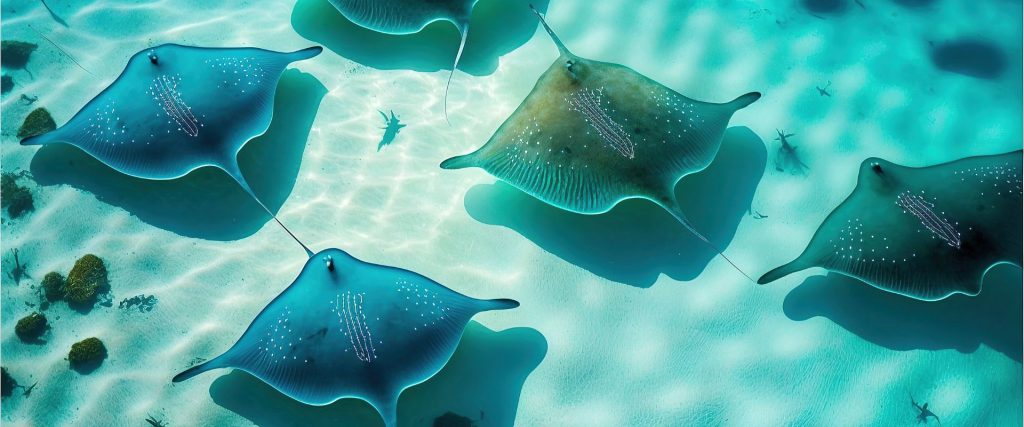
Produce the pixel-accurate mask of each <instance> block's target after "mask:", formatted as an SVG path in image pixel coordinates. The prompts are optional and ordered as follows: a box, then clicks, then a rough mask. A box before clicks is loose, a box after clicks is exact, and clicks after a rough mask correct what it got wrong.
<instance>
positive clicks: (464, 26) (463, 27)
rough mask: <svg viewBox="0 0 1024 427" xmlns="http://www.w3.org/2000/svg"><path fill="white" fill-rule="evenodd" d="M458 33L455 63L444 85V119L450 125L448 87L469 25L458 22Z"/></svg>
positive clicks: (464, 47)
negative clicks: (457, 49) (458, 40)
mask: <svg viewBox="0 0 1024 427" xmlns="http://www.w3.org/2000/svg"><path fill="white" fill-rule="evenodd" d="M459 33H460V34H461V35H462V40H461V41H460V42H459V51H458V53H456V54H455V64H452V72H451V73H448V83H446V84H445V85H444V121H446V122H448V126H451V125H452V121H451V120H448V89H450V88H451V87H452V78H453V77H455V69H456V68H458V67H459V61H460V60H461V59H462V51H463V50H465V49H466V37H467V36H469V25H468V24H465V23H464V24H460V25H459Z"/></svg>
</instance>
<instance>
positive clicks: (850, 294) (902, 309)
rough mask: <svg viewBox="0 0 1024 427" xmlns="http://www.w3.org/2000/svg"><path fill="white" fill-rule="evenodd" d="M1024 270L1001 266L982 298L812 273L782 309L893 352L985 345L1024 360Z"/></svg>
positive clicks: (970, 348) (793, 316)
mask: <svg viewBox="0 0 1024 427" xmlns="http://www.w3.org/2000/svg"><path fill="white" fill-rule="evenodd" d="M1022 296H1024V294H1022V287H1021V270H1020V268H1018V267H1014V266H1012V265H1006V264H1004V265H998V266H996V267H993V268H992V269H991V270H989V272H988V274H987V275H986V276H985V281H984V286H983V287H982V290H981V293H980V294H978V296H975V297H970V296H966V295H962V294H954V295H952V296H950V297H948V298H946V299H942V300H939V301H921V300H917V299H913V298H907V297H905V296H902V295H897V294H893V293H890V292H886V291H883V290H880V289H877V288H875V287H872V286H870V285H867V284H865V283H863V282H861V281H859V280H857V279H853V278H850V277H847V276H844V275H842V274H837V273H829V274H827V275H824V276H812V277H810V278H808V279H806V280H804V282H803V283H802V284H801V285H800V286H797V287H796V288H795V289H793V290H792V291H790V293H789V295H787V296H786V299H785V301H784V302H783V311H784V312H785V313H786V316H787V317H789V318H790V319H792V320H798V321H802V320H807V319H810V318H812V317H816V316H821V317H825V318H827V319H829V320H831V321H832V322H834V323H835V324H837V325H839V326H840V327H842V328H843V329H846V330H848V331H850V332H852V333H854V334H856V335H857V336H859V337H861V338H863V339H865V340H867V341H870V342H872V343H875V344H878V345H880V346H882V347H885V348H888V349H891V350H899V351H905V350H918V349H920V350H945V349H955V350H957V351H960V352H962V353H970V352H974V351H975V350H977V349H978V346H979V345H981V344H985V345H986V346H988V347H990V348H992V349H994V350H996V351H998V352H1000V353H1003V354H1005V355H1007V356H1008V357H1010V358H1011V359H1013V360H1016V361H1018V362H1020V361H1021V346H1022V345H1024V342H1022V339H1021V334H1022V330H1021V323H1022V322H1024V317H1022V310H1021V305H1022V304H1021V298H1022Z"/></svg>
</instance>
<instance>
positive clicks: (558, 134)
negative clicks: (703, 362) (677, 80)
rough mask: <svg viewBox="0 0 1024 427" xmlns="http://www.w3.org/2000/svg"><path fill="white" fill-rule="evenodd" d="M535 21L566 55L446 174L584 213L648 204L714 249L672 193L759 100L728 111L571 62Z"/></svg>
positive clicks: (748, 98) (605, 67) (746, 99)
mask: <svg viewBox="0 0 1024 427" xmlns="http://www.w3.org/2000/svg"><path fill="white" fill-rule="evenodd" d="M537 16H538V17H539V18H540V19H541V23H542V24H543V26H544V29H545V30H547V32H548V34H549V35H550V36H551V38H552V40H553V41H554V42H555V45H556V46H558V50H559V52H560V54H561V55H560V56H559V57H558V59H557V60H555V62H554V63H553V64H552V65H551V67H550V68H548V70H547V71H546V72H545V73H544V74H543V75H542V76H541V77H540V79H539V80H538V81H537V84H536V86H534V88H533V90H532V91H531V92H530V94H529V95H528V96H527V97H526V99H525V100H524V101H523V103H522V104H520V105H519V108H518V109H516V111H515V113H513V114H512V115H511V116H510V117H509V118H508V119H507V120H506V121H505V123H503V124H502V125H501V127H499V128H498V130H497V131H496V132H495V133H494V135H493V136H491V139H490V140H489V141H488V142H487V143H486V144H485V145H484V146H483V147H481V148H480V149H478V150H476V151H474V152H473V153H470V154H466V155H463V156H457V157H453V158H450V159H448V160H445V161H444V162H443V163H441V167H442V168H445V169H461V168H466V167H480V168H483V169H484V170H486V171H487V172H489V173H491V174H492V175H494V176H496V177H498V178H500V179H502V180H504V181H506V182H508V183H510V184H512V185H513V186H515V187H517V188H519V189H520V190H522V191H524V192H526V193H528V194H530V195H532V196H534V197H536V198H538V199H540V200H543V201H545V202H547V203H550V204H551V205H554V206H557V207H559V208H562V209H565V210H569V211H573V212H578V213H584V214H598V213H603V212H607V211H608V210H609V209H611V208H612V207H613V206H615V205H616V204H618V203H619V202H620V201H622V200H625V199H630V198H644V199H648V200H651V201H653V202H655V203H657V204H658V205H660V206H662V207H664V208H665V210H667V211H668V212H669V213H671V214H672V215H673V216H674V217H675V218H676V219H677V220H678V221H679V222H680V223H682V225H683V226H684V227H686V228H687V229H688V230H690V231H691V232H693V233H694V234H695V235H697V236H698V237H699V238H700V239H701V240H703V241H704V242H705V243H707V244H708V245H710V246H712V247H713V246H714V245H712V244H711V243H710V242H708V240H707V239H706V238H705V237H704V236H703V235H702V234H701V233H700V232H698V231H697V230H696V229H695V228H694V227H693V226H692V225H691V224H690V221H689V220H688V219H687V218H686V215H685V214H683V211H682V209H680V207H679V203H678V201H677V200H676V196H675V191H674V188H675V186H676V183H677V182H678V181H679V179H680V178H682V177H683V176H685V175H688V174H691V173H694V172H697V171H700V170H702V169H704V168H706V167H707V166H708V165H709V164H710V163H711V161H712V160H713V159H714V158H715V155H716V153H718V149H719V147H720V146H721V143H722V135H723V134H724V133H725V128H726V125H728V123H729V119H730V118H731V117H732V115H733V113H734V112H736V111H737V110H739V109H740V108H743V107H746V106H747V105H750V103H752V102H754V101H756V100H757V99H758V98H760V97H761V94H759V93H757V92H752V93H748V94H746V95H743V96H740V97H739V98H736V99H735V100H733V101H730V102H727V103H724V104H714V103H707V102H701V101H696V100H693V99H690V98H687V97H685V96H683V95H681V94H679V93H678V92H675V91H673V90H672V89H669V88H667V87H665V86H663V85H661V84H660V83H658V82H655V81H653V80H651V79H649V78H647V77H645V76H643V75H641V74H640V73H638V72H636V71H634V70H632V69H630V68H628V67H625V66H622V65H618V64H612V63H607V62H599V61H593V60H589V59H585V58H581V57H579V56H576V55H574V54H573V53H572V52H570V51H569V50H568V49H567V48H566V47H565V45H563V44H562V42H561V41H560V40H559V39H558V37H557V36H556V35H555V33H554V31H552V30H551V28H550V27H548V25H547V23H546V22H544V18H543V17H542V16H541V15H540V14H539V13H538V14H537ZM715 250H716V251H717V252H718V253H719V254H721V252H722V251H721V249H718V248H715ZM722 257H723V258H725V256H724V255H722ZM725 259H726V260H727V261H729V260H728V258H725ZM729 263H730V264H732V261H729ZM733 266H734V267H735V265H733ZM737 270H739V269H738V268H737Z"/></svg>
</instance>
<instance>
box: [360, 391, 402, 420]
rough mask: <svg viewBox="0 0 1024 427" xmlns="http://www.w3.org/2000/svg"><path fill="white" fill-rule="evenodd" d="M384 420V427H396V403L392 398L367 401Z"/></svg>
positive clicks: (383, 397)
mask: <svg viewBox="0 0 1024 427" xmlns="http://www.w3.org/2000/svg"><path fill="white" fill-rule="evenodd" d="M367 402H369V403H370V406H373V408H374V409H376V410H377V413H378V414H380V417H381V418H382V419H383V420H384V427H398V402H397V401H396V400H395V398H393V397H386V396H381V397H379V398H370V399H367Z"/></svg>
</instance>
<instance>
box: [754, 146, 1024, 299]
mask: <svg viewBox="0 0 1024 427" xmlns="http://www.w3.org/2000/svg"><path fill="white" fill-rule="evenodd" d="M1021 199H1022V197H1021V151H1019V150H1018V151H1015V152H1011V153H1007V154H1001V155H993V156H978V157H968V158H965V159H961V160H956V161H953V162H949V163H944V164H939V165H934V166H928V167H922V168H912V167H906V166H900V165H897V164H894V163H890V162H887V161H885V160H882V159H878V158H871V159H867V160H865V161H864V162H863V164H861V167H860V176H859V178H858V179H857V186H856V188H854V190H853V193H851V194H850V196H849V197H847V198H846V200H845V201H843V203H841V204H840V205H839V206H838V207H836V208H835V210H833V211H832V213H831V214H829V216H828V217H827V218H825V221H824V222H823V223H822V224H821V226H819V227H818V230H817V232H815V233H814V237H813V238H811V242H810V244H808V245H807V248H806V249H805V250H804V252H803V253H802V254H801V255H800V256H799V257H798V258H797V259H796V260H794V261H792V262H790V263H788V264H786V265H783V266H781V267H778V268H776V269H774V270H772V271H769V272H768V273H766V274H765V275H764V276H761V278H760V279H759V280H758V283H761V284H764V283H768V282H772V281H775V280H777V279H779V278H781V277H783V276H786V275H788V274H791V273H794V272H797V271H800V270H804V269H807V268H811V267H823V268H825V269H827V270H830V271H834V272H837V273H842V274H845V275H848V276H851V277H853V278H856V279H859V280H862V281H864V282H867V283H868V284H870V285H872V286H874V287H876V288H879V289H882V290H885V291H889V292H893V293H897V294H901V295H905V296H908V297H912V298H917V299H921V300H927V301H933V300H938V299H942V298H945V297H947V296H949V295H952V294H955V293H962V294H967V295H972V296H973V295H977V294H978V292H980V291H981V279H982V277H983V276H984V275H985V272H987V271H988V270H989V269H990V268H991V267H992V266H994V265H996V264H1002V263H1010V264H1015V265H1017V266H1020V265H1021V249H1022V246H1021V231H1022V230H1021V222H1020V215H1021V209H1022V205H1021Z"/></svg>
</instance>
